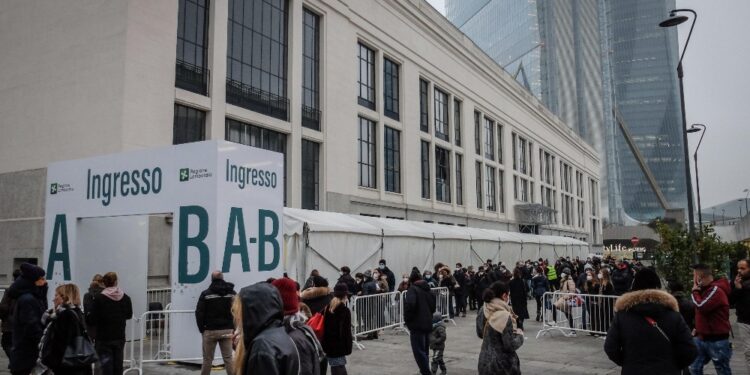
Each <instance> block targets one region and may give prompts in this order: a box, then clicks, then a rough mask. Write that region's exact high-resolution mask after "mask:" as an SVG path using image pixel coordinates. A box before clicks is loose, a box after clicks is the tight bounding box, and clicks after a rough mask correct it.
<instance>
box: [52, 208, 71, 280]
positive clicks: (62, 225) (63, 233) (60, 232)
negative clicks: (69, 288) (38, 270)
mask: <svg viewBox="0 0 750 375" xmlns="http://www.w3.org/2000/svg"><path fill="white" fill-rule="evenodd" d="M58 239H59V240H60V245H61V249H60V252H59V253H58V252H57V240H58ZM56 262H62V264H63V279H64V280H65V281H70V252H69V251H68V222H67V220H66V219H65V215H63V214H60V215H56V216H55V227H54V229H53V231H52V243H51V244H50V247H49V260H48V261H47V280H52V274H53V273H54V272H55V263H56Z"/></svg>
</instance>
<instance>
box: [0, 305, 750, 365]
mask: <svg viewBox="0 0 750 375" xmlns="http://www.w3.org/2000/svg"><path fill="white" fill-rule="evenodd" d="M534 309H535V307H534V301H530V304H529V311H530V312H531V313H532V315H533V312H534V311H535V310H534ZM475 316H476V315H475V313H474V312H472V311H470V313H469V315H468V316H467V317H466V318H456V319H455V320H456V324H457V326H453V325H452V324H448V326H447V327H448V328H447V334H448V340H447V342H446V349H445V357H444V358H445V362H446V365H447V367H448V373H449V374H451V375H468V374H476V373H477V360H478V358H479V351H480V349H481V345H482V342H481V340H480V339H479V338H477V337H476V334H475V330H474V321H475ZM732 320H733V321H734V317H732ZM525 326H526V327H525V328H526V341H525V343H524V345H523V346H522V347H521V349H520V350H519V351H518V355H519V357H520V359H521V371H522V372H523V373H524V374H544V373H554V374H555V375H568V374H569V375H573V374H587V375H589V374H591V375H593V374H619V373H620V370H619V368H618V367H617V366H615V365H614V364H613V363H612V362H610V361H609V359H607V357H606V355H605V354H604V351H603V350H602V347H603V345H604V340H603V339H602V338H595V337H592V336H589V335H587V334H582V333H579V334H578V336H577V337H565V336H563V335H561V334H560V333H559V332H555V331H553V332H551V333H549V334H546V335H544V336H542V337H540V338H539V339H537V338H536V334H537V332H538V331H539V329H540V327H541V324H540V323H537V322H535V321H533V319H532V320H531V321H527V322H526V323H525ZM362 343H363V344H364V345H365V347H366V348H365V350H357V349H356V348H355V349H354V353H352V355H351V356H349V357H348V358H347V361H348V362H349V364H348V366H347V368H348V370H349V374H355V375H359V374H383V375H390V374H393V375H395V374H398V375H401V374H409V375H411V374H418V373H419V372H418V369H417V366H416V364H415V362H414V358H413V357H412V353H411V346H410V345H409V338H408V336H407V335H406V334H405V333H398V332H395V331H393V330H386V331H385V333H384V334H381V335H380V339H379V340H370V341H362ZM196 345H199V343H198V344H196ZM735 346H736V345H735ZM743 359H744V358H742V355H741V353H739V351H735V353H734V355H733V358H732V371H733V374H735V375H742V374H745V375H750V372H748V371H747V369H746V367H744V363H743ZM7 363H8V361H7V358H5V355H4V354H0V374H7V373H9V372H8V370H7ZM198 372H199V368H198V367H195V366H187V365H179V364H158V365H154V364H150V365H147V366H145V368H144V373H145V374H160V375H182V374H196V373H198ZM213 373H215V374H224V371H223V370H219V369H217V370H216V371H214V372H213ZM705 373H706V374H715V371H714V369H713V366H711V365H708V366H706V372H705Z"/></svg>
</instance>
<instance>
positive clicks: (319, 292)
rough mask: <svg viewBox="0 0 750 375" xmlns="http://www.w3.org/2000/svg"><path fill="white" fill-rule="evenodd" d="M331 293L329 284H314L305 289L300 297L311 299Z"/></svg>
mask: <svg viewBox="0 0 750 375" xmlns="http://www.w3.org/2000/svg"><path fill="white" fill-rule="evenodd" d="M330 293H331V289H329V288H328V287H327V286H314V287H312V288H307V289H305V290H303V291H302V293H301V294H300V298H301V299H302V300H311V299H314V298H319V297H324V296H327V295H328V294H330Z"/></svg>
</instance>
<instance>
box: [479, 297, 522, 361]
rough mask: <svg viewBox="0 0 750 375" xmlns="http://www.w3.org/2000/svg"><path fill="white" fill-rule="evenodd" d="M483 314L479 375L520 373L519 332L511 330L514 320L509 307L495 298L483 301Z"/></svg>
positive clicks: (520, 339)
mask: <svg viewBox="0 0 750 375" xmlns="http://www.w3.org/2000/svg"><path fill="white" fill-rule="evenodd" d="M484 316H485V319H486V320H485V328H484V338H483V339H482V350H481V351H480V352H479V366H478V369H479V375H504V374H520V373H521V362H520V360H519V359H518V354H516V350H518V348H520V347H521V345H523V335H519V334H517V333H516V332H515V330H516V320H515V317H514V316H513V311H512V310H511V308H510V306H508V304H507V303H506V302H505V301H503V300H501V299H499V298H495V299H493V300H491V301H490V302H487V303H485V304H484Z"/></svg>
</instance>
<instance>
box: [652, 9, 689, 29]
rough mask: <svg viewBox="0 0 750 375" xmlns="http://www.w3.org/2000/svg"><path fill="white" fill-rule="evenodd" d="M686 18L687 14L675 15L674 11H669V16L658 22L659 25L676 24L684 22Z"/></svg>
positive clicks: (668, 25) (670, 25)
mask: <svg viewBox="0 0 750 375" xmlns="http://www.w3.org/2000/svg"><path fill="white" fill-rule="evenodd" d="M687 20H688V18H687V16H675V13H674V12H670V13H669V18H667V19H666V20H664V21H661V23H659V27H672V26H677V25H679V24H682V23H684V22H685V21H687Z"/></svg>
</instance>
